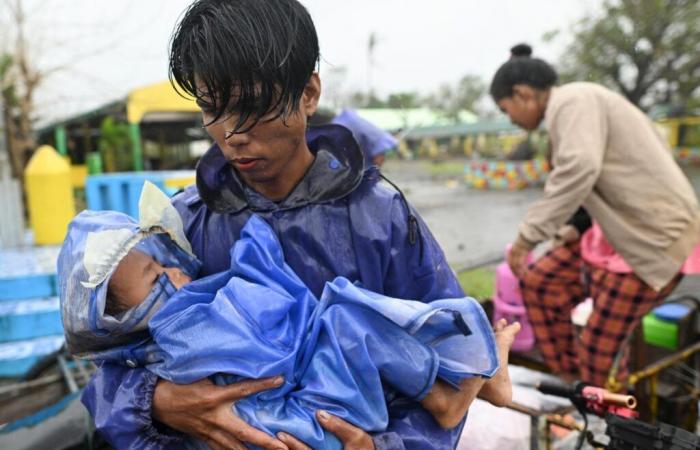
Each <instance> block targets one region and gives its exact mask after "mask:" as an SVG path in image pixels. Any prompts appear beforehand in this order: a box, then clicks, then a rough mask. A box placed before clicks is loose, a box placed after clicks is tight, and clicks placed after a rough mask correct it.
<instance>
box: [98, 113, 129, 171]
mask: <svg viewBox="0 0 700 450" xmlns="http://www.w3.org/2000/svg"><path fill="white" fill-rule="evenodd" d="M98 149H99V151H100V154H101V155H102V163H103V168H104V170H105V172H121V171H128V170H131V169H132V168H133V166H134V164H133V158H132V152H131V138H130V136H129V124H126V123H120V122H115V121H114V119H113V118H112V117H105V119H104V120H103V121H102V124H101V125H100V138H99V141H98Z"/></svg>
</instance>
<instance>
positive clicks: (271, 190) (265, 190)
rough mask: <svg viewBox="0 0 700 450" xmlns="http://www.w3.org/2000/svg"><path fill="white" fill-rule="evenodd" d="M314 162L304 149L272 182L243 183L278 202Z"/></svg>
mask: <svg viewBox="0 0 700 450" xmlns="http://www.w3.org/2000/svg"><path fill="white" fill-rule="evenodd" d="M313 162H314V155H313V153H311V151H310V150H309V149H308V148H306V149H305V150H304V151H301V152H300V156H299V157H297V158H295V159H293V160H292V161H291V162H290V163H289V165H288V166H287V168H286V169H285V172H284V176H283V177H279V179H277V180H274V181H272V182H256V181H254V180H246V179H245V178H243V181H244V182H245V183H246V184H247V185H248V186H249V187H251V188H253V189H255V190H256V191H257V192H259V193H260V194H262V195H263V196H264V197H265V198H267V199H269V200H272V201H273V202H278V201H281V200H284V199H285V198H286V197H287V196H288V195H289V194H290V193H291V192H292V191H293V190H294V188H295V187H296V186H297V184H299V182H300V181H301V180H302V179H303V178H304V175H306V172H307V171H308V170H309V167H311V164H313Z"/></svg>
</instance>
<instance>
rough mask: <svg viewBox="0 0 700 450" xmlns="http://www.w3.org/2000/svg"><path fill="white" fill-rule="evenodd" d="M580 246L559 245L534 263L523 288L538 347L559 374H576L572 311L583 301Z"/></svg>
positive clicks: (528, 271) (572, 244)
mask: <svg viewBox="0 0 700 450" xmlns="http://www.w3.org/2000/svg"><path fill="white" fill-rule="evenodd" d="M582 267H583V264H582V261H581V247H580V245H579V243H578V242H575V243H571V244H568V245H564V246H561V247H558V248H556V249H554V250H552V251H550V252H549V253H547V254H546V255H545V256H543V257H542V258H540V259H539V260H537V261H536V262H535V263H534V264H532V265H531V266H530V267H529V268H528V270H527V272H525V276H524V277H523V279H522V280H521V281H520V289H521V292H522V295H523V300H524V301H525V306H526V308H527V315H528V318H529V319H530V324H531V325H532V328H533V330H534V332H535V337H536V339H537V347H538V349H539V350H540V352H541V353H542V356H543V358H544V361H545V363H546V364H547V366H548V367H549V368H550V369H552V371H553V372H554V373H557V374H561V373H564V374H576V372H577V370H578V361H577V358H576V351H575V344H574V343H575V339H574V329H573V325H572V324H571V310H572V308H573V307H574V306H576V304H577V303H579V302H580V301H582V300H583V292H584V289H583V285H582V282H581V269H582Z"/></svg>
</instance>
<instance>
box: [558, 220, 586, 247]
mask: <svg viewBox="0 0 700 450" xmlns="http://www.w3.org/2000/svg"><path fill="white" fill-rule="evenodd" d="M580 238H581V233H579V232H578V229H576V227H575V226H573V225H568V224H567V225H563V226H562V227H561V228H559V231H557V234H555V235H554V240H553V241H552V248H557V247H561V246H562V245H566V244H570V243H572V242H576V241H578V240H579V239H580Z"/></svg>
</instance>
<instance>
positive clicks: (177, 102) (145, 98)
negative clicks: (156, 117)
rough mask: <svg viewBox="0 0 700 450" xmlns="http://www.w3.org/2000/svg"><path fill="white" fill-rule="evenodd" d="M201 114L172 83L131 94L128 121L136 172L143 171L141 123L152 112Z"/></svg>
mask: <svg viewBox="0 0 700 450" xmlns="http://www.w3.org/2000/svg"><path fill="white" fill-rule="evenodd" d="M163 111H169V112H199V107H198V106H197V103H195V101H194V99H192V98H184V97H182V96H181V95H180V94H178V93H177V91H176V90H175V88H173V86H172V85H171V84H170V81H162V82H160V83H156V84H153V85H151V86H147V87H144V88H141V89H136V90H133V91H131V93H129V96H128V97H127V99H126V120H127V122H129V133H130V135H131V142H132V143H133V146H134V148H133V152H134V170H136V171H140V170H143V148H142V147H141V129H140V128H139V122H141V119H143V116H144V115H146V114H148V113H150V112H163Z"/></svg>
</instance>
